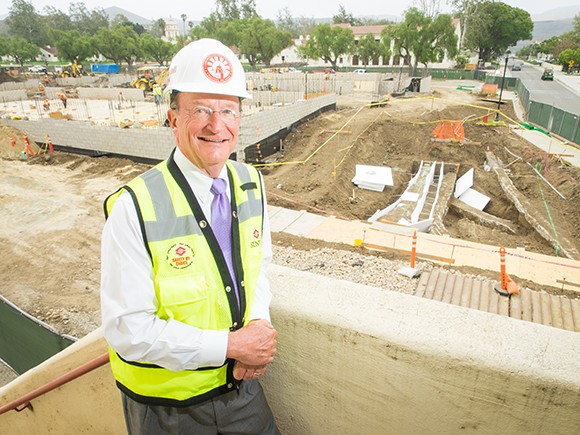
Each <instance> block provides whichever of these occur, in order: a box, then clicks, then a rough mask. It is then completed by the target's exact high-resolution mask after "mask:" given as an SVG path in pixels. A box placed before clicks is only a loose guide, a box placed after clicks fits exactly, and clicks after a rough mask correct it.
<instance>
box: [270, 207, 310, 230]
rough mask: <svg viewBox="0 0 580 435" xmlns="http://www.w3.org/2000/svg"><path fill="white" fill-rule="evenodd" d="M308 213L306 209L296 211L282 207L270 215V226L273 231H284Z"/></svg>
mask: <svg viewBox="0 0 580 435" xmlns="http://www.w3.org/2000/svg"><path fill="white" fill-rule="evenodd" d="M304 213H306V212H305V211H304V210H301V211H296V210H290V209H287V208H283V209H280V210H279V211H278V213H276V214H275V215H274V216H270V228H271V230H272V232H273V233H279V232H281V231H284V230H285V229H286V228H287V227H288V226H289V225H290V224H291V223H292V222H294V221H295V220H297V219H298V218H299V217H300V216H301V215H303V214H304Z"/></svg>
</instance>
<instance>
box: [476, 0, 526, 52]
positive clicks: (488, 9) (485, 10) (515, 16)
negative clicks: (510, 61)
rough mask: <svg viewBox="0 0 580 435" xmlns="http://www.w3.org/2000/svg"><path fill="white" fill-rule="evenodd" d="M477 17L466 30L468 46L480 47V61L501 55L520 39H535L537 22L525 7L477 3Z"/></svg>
mask: <svg viewBox="0 0 580 435" xmlns="http://www.w3.org/2000/svg"><path fill="white" fill-rule="evenodd" d="M475 16H476V18H475V19H473V20H472V22H471V25H470V27H468V28H467V30H466V33H465V46H466V48H470V49H474V50H477V51H478V53H479V59H480V60H481V61H484V62H489V61H491V60H493V59H495V58H497V57H498V56H502V55H503V54H504V53H505V51H506V50H507V48H508V47H511V46H513V45H516V44H517V42H518V41H519V40H526V39H532V29H533V28H534V24H533V23H532V19H531V18H530V14H529V13H528V12H526V11H524V10H523V9H520V8H514V7H511V6H508V5H506V4H505V3H501V2H492V1H484V2H482V3H480V4H478V5H477V8H476V12H475Z"/></svg>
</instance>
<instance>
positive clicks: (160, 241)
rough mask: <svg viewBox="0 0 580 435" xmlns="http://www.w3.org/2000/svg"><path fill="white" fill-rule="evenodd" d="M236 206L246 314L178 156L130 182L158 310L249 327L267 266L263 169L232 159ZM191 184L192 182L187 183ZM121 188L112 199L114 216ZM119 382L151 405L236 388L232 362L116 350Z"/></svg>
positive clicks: (202, 322)
mask: <svg viewBox="0 0 580 435" xmlns="http://www.w3.org/2000/svg"><path fill="white" fill-rule="evenodd" d="M227 167H228V175H229V179H230V186H231V191H230V193H231V195H232V204H235V205H236V207H235V209H234V210H233V225H232V226H233V229H232V231H233V243H232V250H233V255H234V266H235V270H236V280H237V284H238V289H239V293H240V305H241V312H240V309H239V308H238V303H237V300H236V298H235V292H234V291H233V288H234V286H233V281H232V278H231V277H230V275H229V272H228V271H227V265H226V264H225V260H224V259H223V255H222V254H221V251H220V250H219V248H218V246H217V241H216V240H215V237H214V236H213V233H212V231H211V226H210V224H209V223H208V221H207V219H206V218H205V216H204V215H203V212H202V211H201V208H200V207H199V204H198V202H197V200H196V198H195V196H194V195H193V193H192V192H191V190H190V188H189V185H187V183H186V182H185V178H184V177H183V174H181V171H179V169H178V168H177V165H176V164H175V162H174V161H173V156H171V157H170V158H169V159H168V160H167V161H165V162H162V163H160V164H159V165H157V166H155V167H154V168H152V169H151V170H149V171H148V172H146V173H145V174H143V175H141V176H140V177H137V178H136V179H134V180H132V181H131V182H130V183H128V185H127V186H125V187H124V189H125V190H126V191H128V192H129V193H130V194H131V196H132V198H133V201H134V202H135V204H136V209H137V214H138V216H139V220H140V224H141V228H142V231H143V238H144V240H145V243H146V245H147V248H148V250H149V252H150V255H151V260H152V265H153V275H154V278H153V279H154V286H155V293H156V297H157V304H158V307H157V315H158V316H159V317H160V318H162V319H164V320H177V321H180V322H183V323H186V324H188V325H191V326H195V327H197V328H201V329H212V330H226V331H227V330H234V329H238V328H240V327H241V326H243V323H244V319H245V318H246V317H247V315H248V313H249V312H250V309H251V307H252V304H253V301H254V294H255V288H256V284H257V280H258V276H259V273H260V269H261V264H262V249H261V242H262V230H263V213H264V209H263V200H262V196H263V192H262V188H261V187H262V184H261V180H260V175H259V173H258V171H257V170H256V169H254V168H252V167H250V166H247V165H245V164H242V163H238V162H228V163H227ZM184 183H185V185H184ZM119 195H120V192H115V193H114V194H112V195H111V196H110V197H109V198H107V200H106V201H105V213H106V215H108V213H110V211H111V210H112V208H113V205H114V202H115V201H116V199H117V198H118V197H119ZM110 355H111V367H112V369H113V374H114V376H115V379H116V380H117V384H118V385H119V388H121V389H122V390H123V391H125V392H126V393H127V394H128V395H129V396H130V397H133V398H134V399H135V400H137V401H140V402H144V403H150V404H165V405H168V404H170V405H174V406H189V405H191V404H194V403H199V402H200V401H203V400H207V399H208V398H210V397H213V396H216V395H219V394H222V393H224V392H227V391H230V390H231V389H233V388H235V385H236V383H235V381H234V379H233V376H232V366H233V363H232V362H231V361H230V362H229V363H228V362H226V364H225V365H224V366H222V367H217V368H215V367H214V368H203V369H198V370H187V371H181V372H177V373H176V372H172V371H169V370H166V369H164V368H161V367H158V366H154V365H151V364H147V363H146V362H127V361H124V360H123V359H122V358H120V356H119V355H117V354H116V353H115V352H114V351H110Z"/></svg>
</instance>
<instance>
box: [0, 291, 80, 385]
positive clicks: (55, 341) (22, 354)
mask: <svg viewBox="0 0 580 435" xmlns="http://www.w3.org/2000/svg"><path fill="white" fill-rule="evenodd" d="M72 343H74V341H73V340H72V339H70V338H67V337H63V336H62V335H59V334H58V333H57V332H56V331H54V330H52V328H50V327H49V326H48V325H45V324H44V323H42V322H41V321H39V320H38V319H35V318H34V317H32V316H30V315H29V314H27V313H25V312H24V311H22V310H20V309H19V308H18V307H17V306H15V305H14V304H12V303H11V302H9V301H8V300H7V299H5V298H4V297H2V296H0V358H2V359H3V360H4V361H5V362H6V363H7V364H8V365H9V366H10V367H12V368H13V369H14V370H15V371H16V373H18V374H22V373H24V372H26V371H27V370H30V369H31V368H32V367H35V366H37V365H38V364H40V363H41V362H43V361H45V360H47V359H48V358H50V357H51V356H53V355H55V354H57V353H58V352H60V351H61V350H63V349H65V348H67V347H68V346H70V345H71V344H72Z"/></svg>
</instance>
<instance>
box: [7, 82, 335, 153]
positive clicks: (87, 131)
mask: <svg viewBox="0 0 580 435" xmlns="http://www.w3.org/2000/svg"><path fill="white" fill-rule="evenodd" d="M123 90H124V91H126V90H127V89H123ZM136 90H138V91H140V90H139V89H136ZM333 104H336V96H335V95H326V96H323V97H319V98H314V99H312V100H306V101H299V102H297V103H296V104H293V105H290V106H283V107H276V108H272V109H270V110H265V111H263V112H258V113H256V114H253V115H250V116H244V117H243V119H242V123H241V128H240V135H239V140H238V145H237V147H236V153H237V155H238V159H240V160H243V157H244V153H243V150H244V149H245V148H246V147H248V146H250V145H254V144H256V143H258V142H260V141H261V140H264V139H266V138H268V137H269V136H272V135H273V134H276V133H278V132H279V131H280V130H282V129H284V128H289V127H290V126H291V125H292V124H293V123H295V122H297V121H299V120H300V119H302V118H304V117H306V116H308V115H310V114H311V113H313V112H316V111H317V110H320V109H321V108H323V107H327V106H329V105H333ZM0 122H2V123H4V124H7V125H11V126H13V127H15V128H19V129H21V130H24V131H26V132H27V133H28V135H29V137H30V138H31V139H32V140H34V141H37V142H42V143H44V138H45V136H46V135H47V134H48V135H50V138H51V140H52V143H53V144H55V145H58V146H62V147H71V148H76V149H85V150H88V151H92V152H103V153H114V154H123V155H127V156H136V157H142V158H146V159H151V160H163V159H165V158H167V156H169V153H170V151H171V150H172V149H173V148H174V146H175V140H174V138H173V133H172V132H171V130H170V129H168V128H164V127H160V128H129V129H125V128H123V129H122V128H118V127H116V126H95V125H93V124H92V123H91V122H88V121H86V122H85V121H64V120H55V119H41V120H37V121H13V120H9V119H2V120H0Z"/></svg>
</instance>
